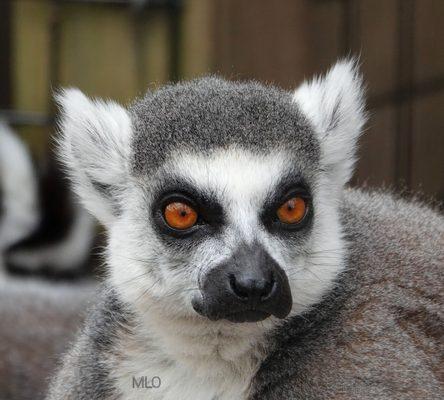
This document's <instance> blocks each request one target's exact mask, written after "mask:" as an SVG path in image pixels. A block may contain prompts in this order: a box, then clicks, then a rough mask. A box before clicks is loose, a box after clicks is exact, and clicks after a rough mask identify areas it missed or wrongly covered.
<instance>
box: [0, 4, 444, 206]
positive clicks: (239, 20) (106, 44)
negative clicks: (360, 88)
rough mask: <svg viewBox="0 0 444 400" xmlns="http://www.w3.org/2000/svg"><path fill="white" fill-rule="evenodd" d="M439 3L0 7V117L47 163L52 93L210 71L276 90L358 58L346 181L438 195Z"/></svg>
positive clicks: (117, 91) (140, 87)
mask: <svg viewBox="0 0 444 400" xmlns="http://www.w3.org/2000/svg"><path fill="white" fill-rule="evenodd" d="M443 18H444V1H442V0H276V1H271V0H255V1H251V0H250V1H248V0H183V1H177V0H176V1H161V0H157V1H153V0H151V1H145V0H109V1H108V0H95V1H93V0H76V1H74V0H15V1H6V0H2V1H1V2H0V20H1V23H0V61H1V62H0V116H3V117H6V118H7V119H8V120H9V121H10V122H11V123H12V124H13V126H14V127H15V128H16V130H17V131H18V132H19V134H20V136H21V137H22V138H24V140H25V141H26V142H27V143H28V144H29V145H30V147H31V149H32V152H33V154H34V156H35V158H36V160H38V161H39V162H43V163H44V162H45V160H46V159H47V158H48V151H49V150H48V149H49V147H50V146H49V143H50V140H49V137H50V135H51V134H52V132H53V130H54V127H53V121H54V114H55V109H54V105H53V102H52V98H51V93H52V90H53V89H55V88H58V87H60V86H78V87H80V88H81V89H82V90H83V91H85V92H86V93H87V94H89V95H92V96H104V97H110V98H114V99H116V100H118V101H121V102H123V103H127V102H129V101H130V100H131V99H132V98H133V97H134V96H137V95H140V94H141V93H143V92H144V91H145V90H146V89H147V88H148V87H149V88H151V89H152V88H155V87H157V86H159V85H161V84H162V83H165V82H166V81H171V80H172V81H175V80H178V79H189V78H192V77H196V76H201V75H205V74H209V73H218V74H221V75H223V76H225V77H228V78H231V79H248V78H254V79H258V80H260V81H264V82H271V83H274V84H276V85H279V86H282V87H284V88H287V89H291V88H294V87H296V86H297V85H298V83H300V82H301V81H302V80H303V79H304V78H309V77H311V76H312V75H313V74H318V73H321V72H323V71H326V69H327V68H328V67H329V66H330V65H332V64H333V63H334V62H335V60H336V59H337V58H338V57H341V56H347V55H359V56H360V61H361V64H362V71H363V73H364V75H365V79H366V83H367V86H368V106H369V109H370V111H371V119H370V121H369V123H368V126H367V131H366V135H365V136H364V138H363V140H362V141H361V149H360V161H359V164H358V168H357V172H356V174H355V177H354V180H353V183H354V184H356V183H359V184H363V183H365V182H367V183H368V184H369V185H372V186H375V185H376V186H381V185H385V186H388V187H392V188H395V189H398V190H399V189H402V188H407V189H410V190H412V191H415V192H416V191H422V192H424V193H425V194H426V195H427V196H434V197H435V198H437V199H439V200H443V199H444V163H443V151H444V134H443V130H444V110H443V105H444V50H443V49H444V47H443V42H444V24H443Z"/></svg>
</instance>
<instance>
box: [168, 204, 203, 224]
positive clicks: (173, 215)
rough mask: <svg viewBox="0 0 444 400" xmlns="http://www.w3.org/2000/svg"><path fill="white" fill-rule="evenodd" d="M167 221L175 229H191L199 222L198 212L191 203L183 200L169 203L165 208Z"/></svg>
mask: <svg viewBox="0 0 444 400" xmlns="http://www.w3.org/2000/svg"><path fill="white" fill-rule="evenodd" d="M164 217H165V221H166V223H167V224H168V225H169V226H170V227H171V228H174V229H179V230H185V229H189V228H191V227H192V226H194V224H195V223H196V222H197V212H196V211H195V210H194V209H193V208H192V207H190V206H189V205H187V204H185V203H181V202H178V201H176V202H172V203H169V204H168V205H167V206H166V207H165V210H164Z"/></svg>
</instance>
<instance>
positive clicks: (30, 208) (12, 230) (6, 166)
mask: <svg viewBox="0 0 444 400" xmlns="http://www.w3.org/2000/svg"><path fill="white" fill-rule="evenodd" d="M0 185H1V190H2V196H3V205H2V206H3V212H4V214H3V217H2V219H1V221H0V269H1V268H2V260H1V257H2V255H1V253H2V252H3V251H4V250H5V249H6V248H7V247H8V246H10V245H12V244H13V243H16V242H17V241H19V240H20V239H23V238H24V237H25V236H26V235H28V234H29V233H30V232H31V231H32V230H33V229H34V228H35V227H36V226H37V224H38V221H39V213H38V210H39V205H38V196H37V182H36V178H35V175H34V172H33V166H32V161H31V157H30V155H29V152H28V150H27V149H26V147H25V146H24V144H23V143H22V142H21V141H20V140H19V139H18V137H17V136H16V135H15V134H14V132H12V130H11V129H10V128H9V127H8V126H7V125H6V123H4V122H2V121H0Z"/></svg>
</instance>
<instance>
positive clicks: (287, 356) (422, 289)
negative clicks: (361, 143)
mask: <svg viewBox="0 0 444 400" xmlns="http://www.w3.org/2000/svg"><path fill="white" fill-rule="evenodd" d="M342 217H343V222H344V225H345V228H346V234H347V238H348V242H349V249H350V251H349V257H348V269H347V271H346V272H345V273H344V274H343V275H342V276H341V278H340V279H339V281H338V283H337V286H336V288H335V290H334V291H333V292H332V293H331V294H330V295H329V296H327V297H326V298H325V300H324V301H323V302H322V303H321V304H319V305H317V306H315V307H314V309H313V310H312V311H311V312H310V313H309V314H308V315H304V316H301V317H296V318H293V319H292V320H291V321H289V322H288V323H287V324H286V326H284V327H283V328H282V329H280V330H279V331H278V332H276V333H275V337H273V338H272V341H276V344H275V346H276V347H275V349H274V351H273V352H272V353H271V354H270V355H269V357H268V359H267V360H266V361H265V362H264V364H263V365H262V367H261V369H260V371H259V372H258V374H257V376H256V378H255V382H254V386H255V393H254V395H253V396H252V399H254V400H258V399H269V400H277V399H307V400H308V399H332V398H344V399H369V400H370V399H387V400H388V399H405V400H407V399H412V400H413V399H442V398H443V395H444V389H443V372H444V371H443V369H442V365H443V355H444V346H443V335H444V329H443V326H444V325H443V323H444V315H443V307H442V305H443V292H442V288H443V284H444V282H443V281H444V279H443V277H444V275H443V265H444V219H443V217H442V215H439V214H437V213H436V212H434V211H433V210H431V209H430V208H428V207H426V206H425V205H423V204H420V203H415V202H407V201H405V200H401V199H397V198H394V197H392V196H390V195H388V194H384V193H381V192H370V193H365V192H362V191H357V190H348V191H347V192H346V193H345V197H344V203H343V205H342Z"/></svg>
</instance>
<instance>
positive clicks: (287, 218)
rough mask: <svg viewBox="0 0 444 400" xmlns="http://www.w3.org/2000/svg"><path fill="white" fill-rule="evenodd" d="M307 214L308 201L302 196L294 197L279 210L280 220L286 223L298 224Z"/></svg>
mask: <svg viewBox="0 0 444 400" xmlns="http://www.w3.org/2000/svg"><path fill="white" fill-rule="evenodd" d="M306 214H307V203H306V201H305V199H303V198H302V197H292V198H291V199H289V200H287V201H286V202H285V203H284V204H282V205H281V206H280V207H279V208H278V210H277V216H278V218H279V220H280V221H281V222H283V223H285V224H297V223H299V222H301V221H302V220H303V219H304V217H305V215H306Z"/></svg>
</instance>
